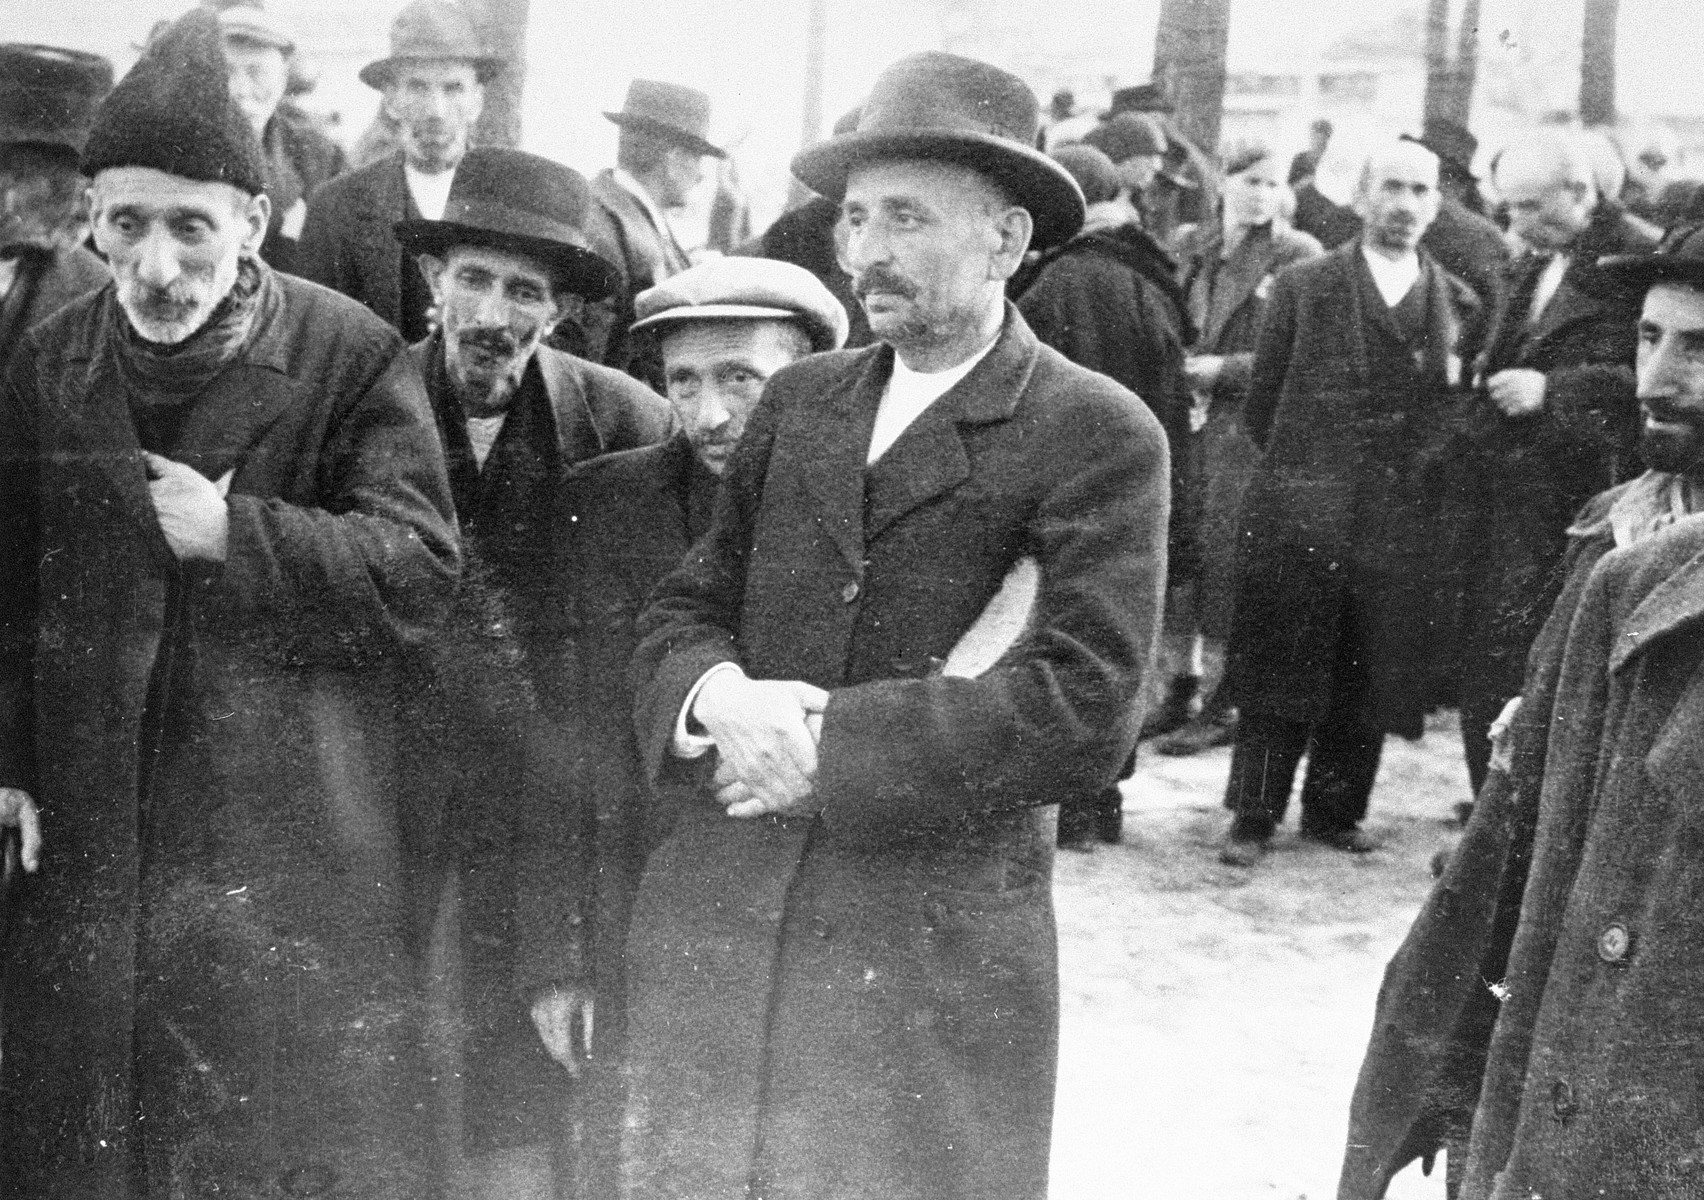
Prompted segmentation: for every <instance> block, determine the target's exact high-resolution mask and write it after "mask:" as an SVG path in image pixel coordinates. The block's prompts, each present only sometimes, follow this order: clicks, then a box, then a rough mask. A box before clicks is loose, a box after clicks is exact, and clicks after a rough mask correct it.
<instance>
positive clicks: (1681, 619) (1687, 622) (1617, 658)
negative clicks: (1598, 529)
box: [1609, 517, 1704, 671]
mask: <svg viewBox="0 0 1704 1200" xmlns="http://www.w3.org/2000/svg"><path fill="white" fill-rule="evenodd" d="M1687 519H1688V520H1690V521H1698V520H1701V519H1704V518H1699V517H1690V518H1687ZM1701 620H1704V553H1701V554H1698V555H1695V556H1694V557H1693V558H1692V559H1691V560H1690V561H1689V562H1687V563H1686V564H1685V565H1684V566H1682V567H1681V568H1680V569H1679V570H1678V571H1676V572H1674V573H1673V574H1672V575H1670V576H1669V577H1668V578H1667V579H1664V580H1663V581H1662V582H1661V583H1660V584H1658V585H1657V586H1656V587H1654V588H1652V589H1651V591H1650V593H1649V594H1648V595H1646V596H1645V598H1644V599H1643V600H1641V601H1639V603H1638V604H1637V605H1636V606H1635V607H1634V609H1633V612H1632V614H1631V615H1630V616H1629V617H1628V618H1627V620H1626V622H1625V623H1624V624H1623V625H1622V629H1621V636H1620V637H1618V638H1617V639H1616V640H1615V645H1614V647H1613V648H1612V649H1611V650H1610V658H1609V669H1610V670H1611V671H1619V670H1621V669H1622V668H1623V667H1625V666H1626V665H1627V664H1628V663H1629V662H1631V661H1632V660H1633V659H1635V658H1637V657H1638V656H1639V655H1640V654H1643V653H1644V651H1645V649H1646V648H1647V647H1648V646H1650V645H1651V643H1652V642H1655V641H1656V640H1657V639H1659V638H1663V637H1667V636H1668V635H1669V634H1671V633H1675V632H1677V631H1679V630H1681V629H1683V628H1689V627H1692V626H1695V625H1697V624H1698V623H1699V622H1700V621H1701Z"/></svg>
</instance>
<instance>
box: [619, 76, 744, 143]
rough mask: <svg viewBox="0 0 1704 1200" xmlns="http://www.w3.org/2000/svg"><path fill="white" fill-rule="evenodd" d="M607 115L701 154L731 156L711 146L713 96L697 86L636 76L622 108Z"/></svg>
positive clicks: (620, 123) (629, 85)
mask: <svg viewBox="0 0 1704 1200" xmlns="http://www.w3.org/2000/svg"><path fill="white" fill-rule="evenodd" d="M604 116H606V117H608V118H609V119H610V120H611V121H614V122H615V123H616V124H617V125H619V126H621V127H622V128H623V129H637V130H639V131H640V132H642V133H648V134H651V135H652V136H653V137H659V138H662V139H663V140H664V141H666V142H673V143H674V144H675V145H677V146H684V147H686V148H687V149H688V150H696V151H697V152H698V153H699V154H709V155H713V156H714V157H716V158H726V157H728V152H727V151H726V150H724V149H722V148H721V147H720V146H714V145H711V143H710V142H709V141H707V140H706V138H705V135H706V134H708V133H709V132H710V97H708V96H706V95H705V94H704V93H703V92H701V91H699V90H698V89H697V88H689V87H687V86H685V85H684V84H679V83H664V82H662V81H661V80H658V79H635V80H634V81H633V82H632V83H630V84H628V85H627V98H626V99H625V100H623V101H622V102H621V111H620V112H606V113H605V114H604Z"/></svg>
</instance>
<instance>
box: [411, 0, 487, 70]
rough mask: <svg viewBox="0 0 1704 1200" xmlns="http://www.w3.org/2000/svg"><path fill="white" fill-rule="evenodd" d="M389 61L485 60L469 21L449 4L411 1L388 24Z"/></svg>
mask: <svg viewBox="0 0 1704 1200" xmlns="http://www.w3.org/2000/svg"><path fill="white" fill-rule="evenodd" d="M390 56H391V57H392V58H465V59H467V60H469V61H474V60H479V59H483V58H485V57H486V52H485V45H484V42H483V41H481V39H480V36H479V30H478V29H477V28H475V26H474V23H473V18H472V17H470V16H469V15H468V13H467V10H466V9H464V8H462V6H461V5H459V4H456V3H453V2H452V0H414V3H413V4H410V5H409V6H408V7H406V8H404V9H403V10H402V11H401V12H399V13H397V14H396V20H394V21H392V22H391V35H390Z"/></svg>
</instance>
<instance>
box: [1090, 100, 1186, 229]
mask: <svg viewBox="0 0 1704 1200" xmlns="http://www.w3.org/2000/svg"><path fill="white" fill-rule="evenodd" d="M1176 112H1177V105H1176V104H1174V103H1172V99H1171V96H1170V95H1169V94H1168V93H1167V91H1166V89H1165V87H1164V86H1163V85H1161V84H1156V83H1138V84H1134V85H1132V86H1130V87H1121V88H1119V89H1117V90H1116V91H1114V92H1113V93H1112V103H1111V105H1110V106H1109V107H1108V108H1107V110H1106V112H1104V113H1102V114H1101V118H1102V120H1103V121H1108V122H1110V121H1115V120H1117V119H1118V118H1119V117H1120V116H1122V115H1124V114H1126V113H1129V114H1133V115H1139V116H1143V117H1146V118H1148V119H1149V120H1151V121H1154V122H1155V123H1156V124H1157V125H1158V126H1159V129H1160V132H1161V135H1162V137H1163V140H1164V143H1165V152H1164V153H1165V158H1164V161H1163V162H1162V163H1161V169H1160V171H1159V173H1158V174H1157V175H1156V176H1155V178H1154V181H1153V184H1152V186H1151V187H1150V188H1149V195H1148V209H1147V211H1146V215H1147V217H1148V227H1149V228H1150V229H1152V230H1153V232H1154V236H1155V237H1157V238H1159V239H1160V241H1162V242H1168V243H1169V241H1170V240H1171V235H1172V232H1173V231H1174V230H1175V229H1177V228H1178V227H1179V226H1180V225H1187V224H1189V223H1191V222H1193V221H1207V220H1211V219H1212V218H1213V216H1214V215H1215V213H1216V211H1217V207H1218V187H1217V183H1216V180H1217V175H1216V173H1215V172H1214V169H1213V160H1212V159H1211V158H1210V157H1209V156H1208V155H1206V154H1205V153H1203V152H1202V150H1201V148H1200V147H1198V146H1197V145H1196V144H1195V143H1194V142H1193V141H1191V140H1190V139H1189V137H1188V136H1187V135H1186V134H1185V133H1184V132H1183V129H1182V127H1181V126H1179V125H1178V123H1177V121H1176V119H1175V117H1174V114H1175V113H1176ZM1084 140H1085V141H1087V140H1088V139H1087V138H1086V137H1085V138H1084Z"/></svg>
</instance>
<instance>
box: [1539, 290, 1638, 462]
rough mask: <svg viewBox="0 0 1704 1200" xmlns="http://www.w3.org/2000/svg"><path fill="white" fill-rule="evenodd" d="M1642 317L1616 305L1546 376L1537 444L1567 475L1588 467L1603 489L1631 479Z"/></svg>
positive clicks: (1635, 429)
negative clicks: (1584, 464)
mask: <svg viewBox="0 0 1704 1200" xmlns="http://www.w3.org/2000/svg"><path fill="white" fill-rule="evenodd" d="M1638 348H1639V334H1638V314H1637V312H1636V311H1633V310H1631V309H1627V308H1625V307H1624V306H1621V305H1617V306H1615V307H1614V308H1613V309H1612V310H1611V311H1610V312H1608V313H1606V314H1605V315H1604V316H1603V317H1602V318H1600V319H1599V320H1596V321H1594V322H1593V323H1592V326H1591V328H1590V329H1589V330H1587V331H1585V333H1584V336H1583V340H1582V342H1581V344H1580V345H1579V347H1578V348H1577V350H1576V351H1575V352H1574V353H1571V354H1570V355H1569V356H1568V357H1569V360H1570V361H1569V362H1568V363H1566V364H1563V365H1558V366H1555V367H1553V368H1551V369H1550V370H1547V371H1546V372H1545V373H1544V412H1543V413H1542V414H1541V415H1540V417H1539V418H1538V419H1539V420H1540V421H1542V422H1543V424H1542V426H1541V427H1540V436H1539V439H1538V441H1539V445H1540V446H1541V447H1542V449H1543V452H1544V453H1545V455H1546V457H1548V458H1550V459H1552V460H1553V461H1555V462H1556V463H1557V469H1558V470H1559V471H1562V472H1564V473H1565V474H1571V473H1573V472H1575V471H1577V470H1578V468H1577V467H1575V466H1573V464H1576V463H1579V462H1581V461H1582V460H1584V461H1586V462H1589V463H1590V464H1591V465H1592V466H1593V467H1594V468H1595V469H1596V471H1597V472H1598V474H1599V477H1600V478H1601V479H1602V480H1603V483H1602V486H1604V487H1608V486H1610V485H1611V484H1613V483H1617V482H1620V480H1621V479H1623V478H1626V477H1628V476H1629V475H1631V474H1632V473H1634V472H1633V470H1632V469H1631V464H1632V463H1634V461H1635V455H1636V452H1637V446H1638V441H1639V428H1640V424H1641V421H1640V415H1639V401H1638V399H1637V397H1636V395H1635V392H1636V388H1635V383H1634V378H1633V360H1634V357H1635V355H1636V354H1637V353H1638Z"/></svg>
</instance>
